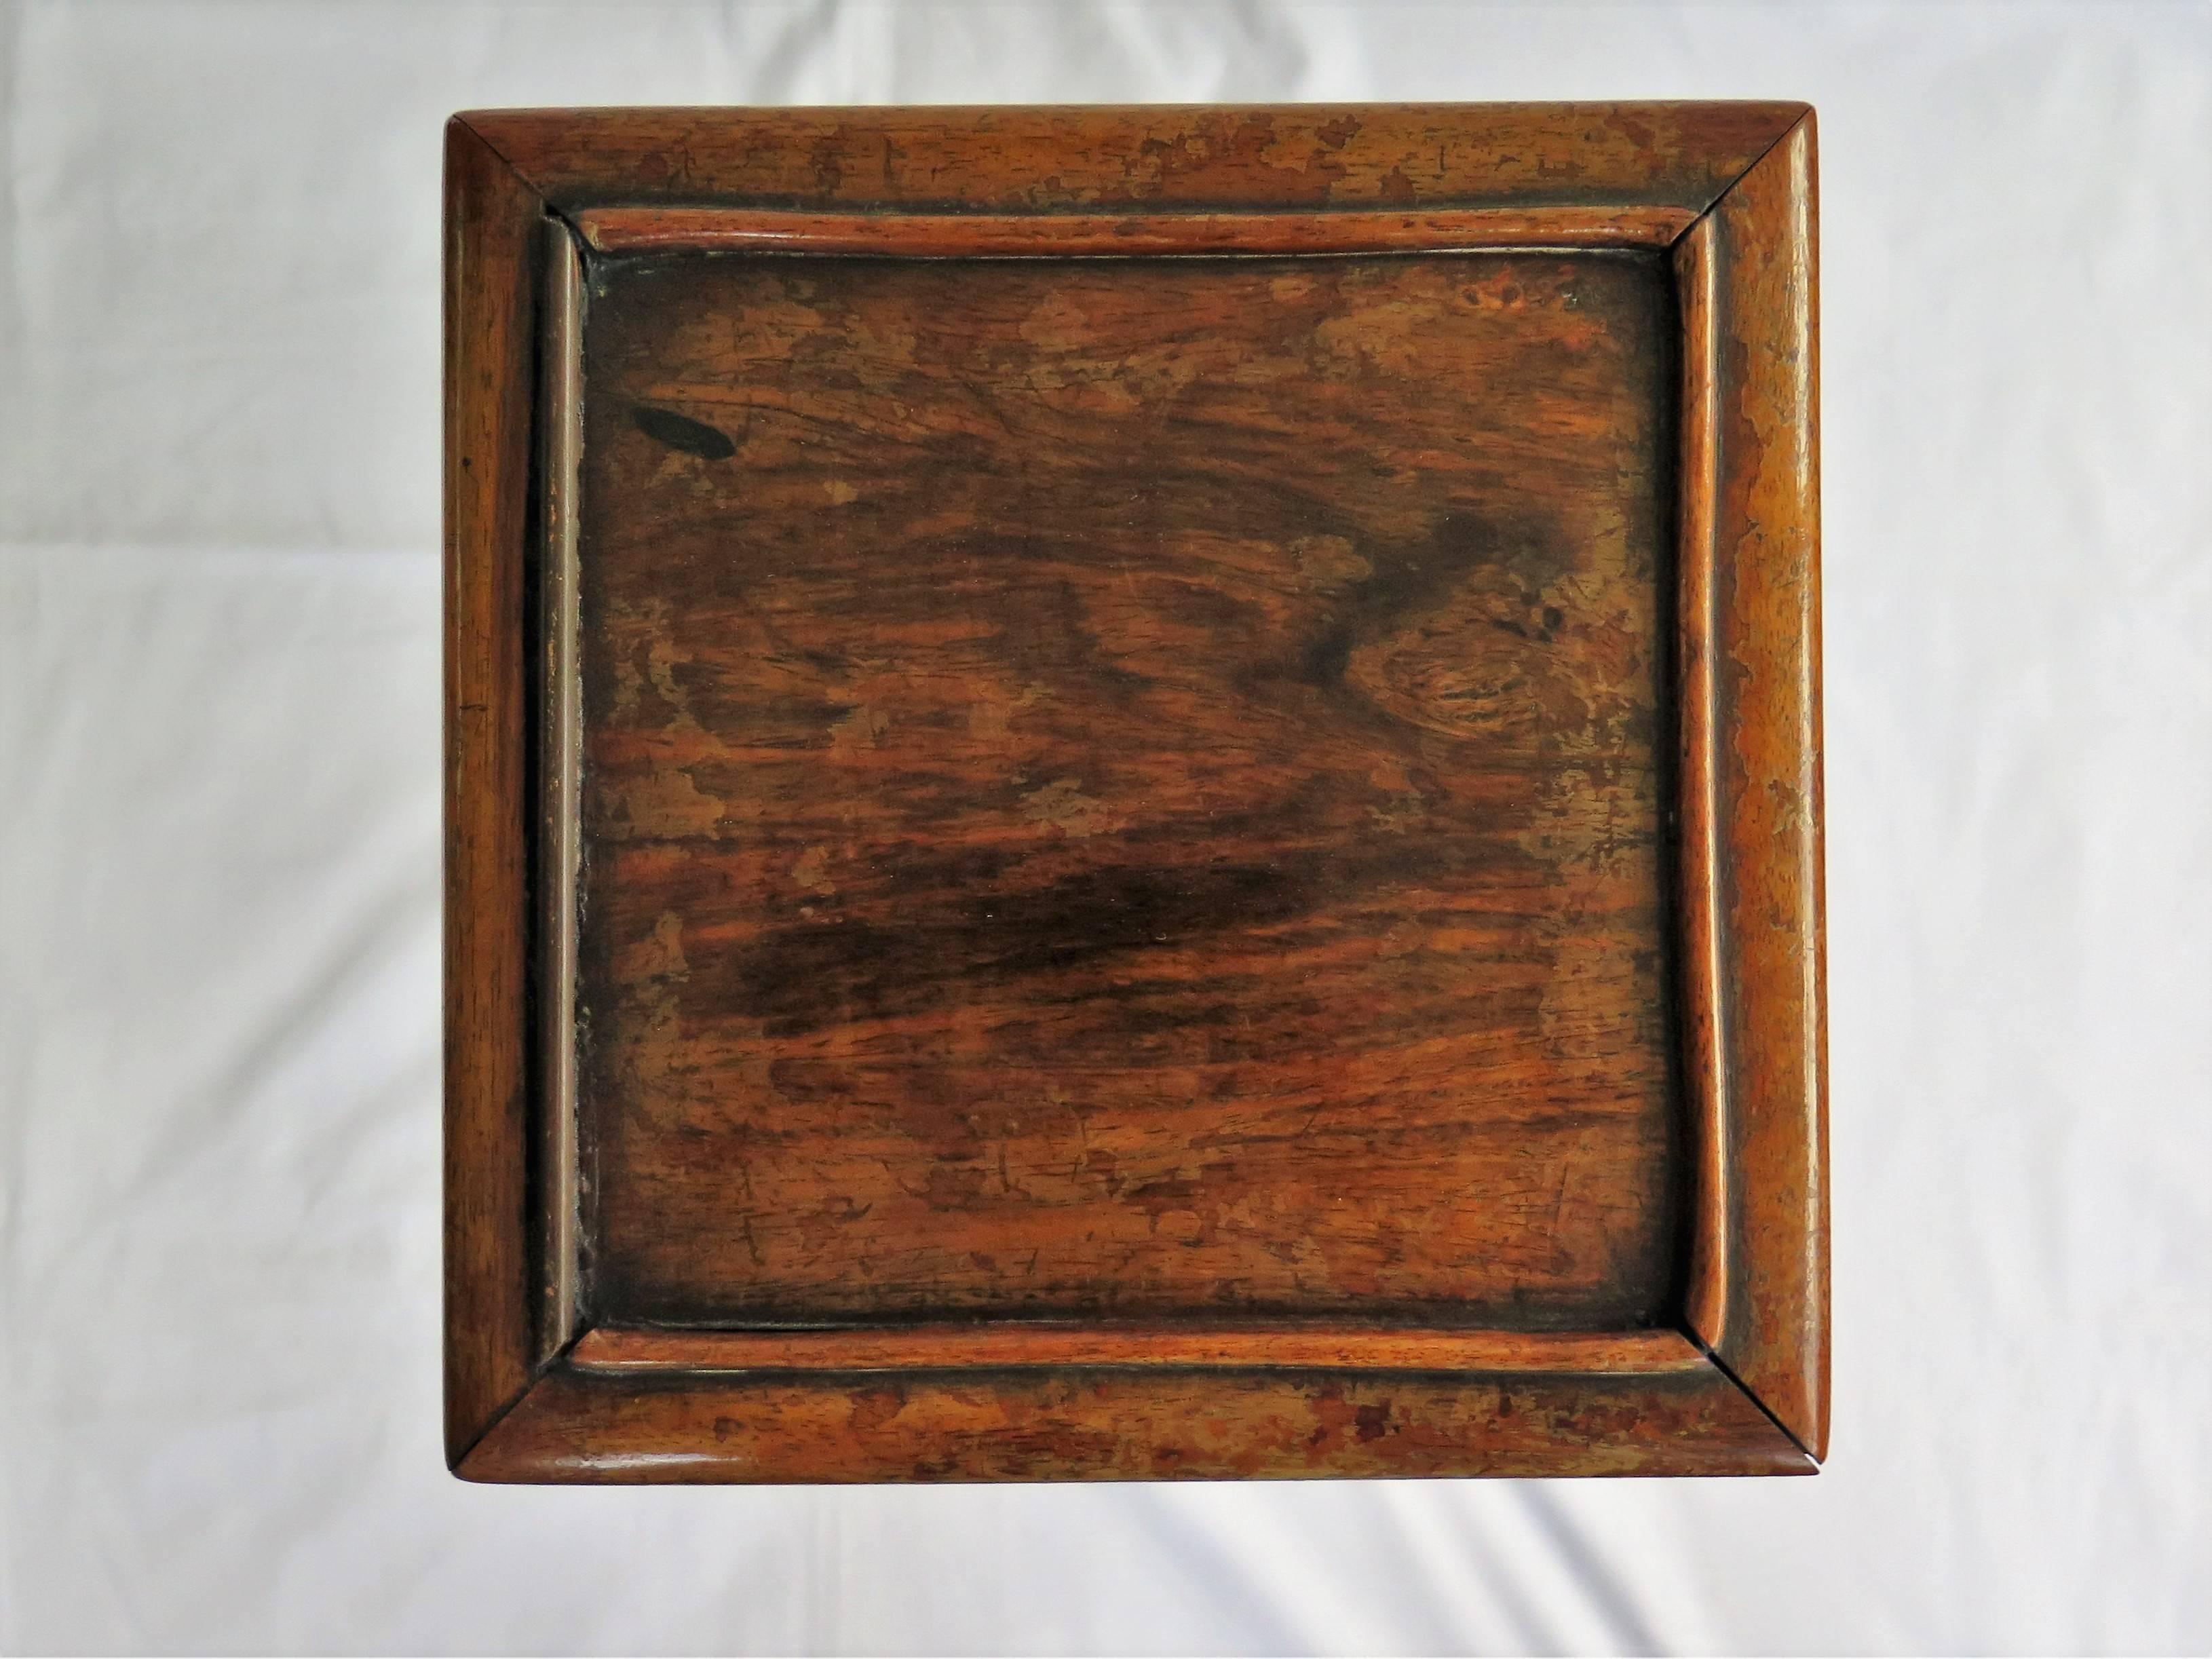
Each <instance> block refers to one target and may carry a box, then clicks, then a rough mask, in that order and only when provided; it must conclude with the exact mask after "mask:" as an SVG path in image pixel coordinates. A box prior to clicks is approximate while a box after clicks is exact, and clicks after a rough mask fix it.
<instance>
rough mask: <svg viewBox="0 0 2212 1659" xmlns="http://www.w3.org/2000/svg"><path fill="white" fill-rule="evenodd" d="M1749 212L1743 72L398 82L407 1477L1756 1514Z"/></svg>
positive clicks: (1764, 1341)
mask: <svg viewBox="0 0 2212 1659" xmlns="http://www.w3.org/2000/svg"><path fill="white" fill-rule="evenodd" d="M446 211H447V272H446V282H447V310H446V416H447V466H446V519H447V655H446V696H447V780H446V782H447V1057H446V1068H447V1141H446V1153H447V1157H446V1167H447V1178H446V1204H447V1262H446V1279H447V1328H446V1403H447V1449H448V1457H449V1461H450V1462H453V1464H454V1465H455V1467H456V1471H457V1473H459V1474H462V1475H464V1476H465V1477H466V1478H469V1479H474V1480H718V1481H719V1480H968V1479H992V1480H997V1479H1007V1480H1032V1479H1051V1478H1149V1477H1154V1476H1170V1475H1196V1476H1212V1477H1227V1476H1242V1475H1265V1476H1286V1475H1310V1474H1635V1473H1641V1474H1724V1473H1741V1474H1760V1473H1786V1472H1808V1471H1809V1470H1810V1469H1811V1468H1813V1466H1814V1465H1813V1461H1812V1459H1813V1458H1817V1457H1819V1456H1820V1455H1825V1451H1826V1432H1827V1420H1826V1419H1827V1403H1826V1402H1827V1368H1828V1350H1827V1302H1826V1297H1827V1255H1826V1249H1827V1243H1826V1234H1827V1192H1826V1098H1825V1052H1824V1044H1825V1033H1824V1028H1823V1023H1822V1012H1821V1008H1822V992H1823V987H1822V982H1821V972H1822V941H1821V931H1820V929H1821V919H1820V918H1821V895H1820V761H1819V651H1818V629H1817V615H1818V520H1817V513H1818V483H1817V478H1818V473H1817V447H1818V445H1817V438H1818V427H1817V386H1818V375H1817V362H1816V358H1815V355H1814V339H1815V337H1816V309H1817V292H1816V272H1815V264H1814V240H1813V227H1814V219H1815V216H1816V213H1815V204H1814V155H1813V131H1812V122H1811V118H1810V112H1809V111H1808V110H1806V109H1805V107H1804V106H1802V105H1795V104H1765V105H1547V106H1465V105H1459V106H1449V105H1437V106H1336V107H1328V106H1309V107H1304V108H1296V109H1274V110H1268V109H1257V108H1246V109H1237V108H1124V109H1114V108H1104V109H1097V108H1093V109H1076V108H1066V109H1052V108H1044V109H1036V108H1032V109H1001V110H987V109H971V110H957V109H930V110H842V111H840V110H805V111H774V110H767V111H763V110H750V111H748V110H689V111H685V110H676V111H668V110H660V111H506V112H479V113H477V114H475V115H471V116H466V117H460V118H456V120H455V122H454V123H453V125H452V126H451V127H450V128H449V131H448V134H447V208H446ZM563 227H569V228H574V229H575V230H576V231H578V232H580V237H581V247H582V251H583V252H584V254H585V256H586V260H585V267H584V271H583V276H584V282H583V283H582V285H581V290H580V289H579V286H578V283H577V282H576V280H575V278H576V277H577V276H578V274H579V272H578V266H577V264H576V263H575V258H576V252H577V245H576V244H574V243H572V242H571V241H570V240H569V239H568V235H567V234H566V232H565V229H564V228H563ZM549 252H550V254H551V255H552V257H551V258H547V257H545V256H546V255H547V254H548V253H549ZM1223 255H1234V256H1236V257H1233V258H1224V257H1220V256H1223ZM884 256H890V257H884ZM580 306H581V307H582V308H584V309H586V310H587V311H588V313H589V322H588V326H587V327H586V328H585V329H584V331H583V345H584V349H583V352H582V354H581V356H579V355H578V353H577V351H576V342H577V336H576V332H575V330H574V327H573V326H571V325H573V324H574V322H575V321H576V320H577V317H578V312H579V307H580ZM579 387H580V392H579V391H578V388H579ZM579 402H580V404H581V410H580V411H579V407H578V405H579ZM579 412H581V414H582V416H583V423H582V431H581V436H582V439H583V454H582V465H581V468H580V471H579V472H578V473H577V474H576V475H575V476H576V477H578V479H579V480H580V489H571V488H570V487H569V486H568V483H567V480H568V477H570V472H569V467H570V464H571V462H572V461H574V459H575V456H576V448H575V444H576V438H577V435H578V428H577V416H578V414H579ZM579 494H580V500H579V499H578V496H579ZM572 528H573V530H574V543H573V546H574V565H573V567H571V565H570V562H569V554H570V548H571V545H572V543H571V538H570V532H571V529H572ZM541 556H542V557H543V559H544V563H543V566H542V568H541V567H540V565H539V560H540V558H541ZM564 576H573V578H574V580H568V581H566V582H565V583H564ZM568 629H573V634H571V633H568V632H567V631H566V630H568ZM564 646H565V647H572V648H573V653H574V659H576V666H575V668H574V671H571V669H570V668H569V667H568V665H566V664H564V662H563V661H562V650H563V648H564ZM570 697H573V698H574V699H575V702H574V704H573V705H568V704H567V703H566V702H564V700H565V699H568V698H570ZM570 715H573V716H574V720H575V722H576V723H575V724H572V725H571V726H568V728H566V729H565V730H564V727H563V725H562V721H563V720H564V719H566V718H568V717H569V716H570ZM579 727H580V729H579ZM568 732H574V733H575V736H576V738H577V739H578V741H576V742H575V744H574V746H573V747H572V746H571V741H570V738H569V736H568ZM572 756H574V757H578V758H580V762H581V766H580V769H579V768H578V767H576V766H573V765H572V766H568V767H567V768H566V769H565V770H564V766H563V763H564V761H566V760H568V758H569V757H572ZM564 790H568V791H573V792H574V793H565V794H564V793H563V791H564ZM572 832H573V833H574V836H576V837H577V840H576V842H575V850H576V853H577V854H578V855H579V856H580V862H581V866H582V867H581V869H580V872H579V892H580V895H581V897H580V900H571V899H569V898H565V897H564V896H563V895H562V892H561V890H560V882H559V876H560V874H561V872H562V871H563V870H565V869H567V868H568V859H569V856H570V854H568V852H567V851H565V850H564V838H565V837H566V836H568V835H569V834H570V833H572ZM570 928H573V929H574V951H573V956H572V955H571V954H570V951H569V946H568V940H567V939H565V938H564V930H567V929H570ZM571 962H573V964H574V981H573V983H571V982H570V981H568V978H567V976H566V973H567V964H568V963H571ZM533 977H534V978H535V979H536V980H537V981H538V982H537V983H534V984H533V983H532V980H533ZM568 991H573V993H574V1004H573V1006H574V1011H575V1013H576V1016H577V1023H576V1026H575V1032H574V1035H575V1036H576V1037H577V1039H578V1040H579V1041H578V1042H577V1043H576V1044H575V1045H574V1046H572V1045H571V1044H570V1043H569V1034H568V1030H567V1029H566V1028H567V1022H568V1015H567V1014H566V1013H564V1012H563V1010H562V1006H561V1004H562V998H563V994H564V993H566V992H568ZM572 1062H573V1064H574V1071H573V1073H570V1072H569V1071H568V1066H569V1065H570V1064H571V1063H572ZM572 1106H573V1107H574V1114H575V1115H574V1116H573V1117H569V1116H565V1115H564V1114H566V1113H567V1112H568V1110H569V1109H570V1108H571V1107H572ZM587 1327H589V1328H587ZM1669 1327H1674V1328H1679V1329H1680V1330H1682V1331H1686V1333H1688V1335H1687V1336H1686V1337H1685V1336H1679V1335H1677V1334H1675V1330H1674V1329H1670V1328H1669ZM579 1332H581V1333H582V1334H581V1335H580V1340H576V1336H577V1333H579ZM572 1341H573V1346H571V1344H572ZM1808 1449H1809V1451H1810V1452H1811V1454H1812V1457H1811V1458H1808V1456H1807V1455H1806V1453H1807V1451H1808Z"/></svg>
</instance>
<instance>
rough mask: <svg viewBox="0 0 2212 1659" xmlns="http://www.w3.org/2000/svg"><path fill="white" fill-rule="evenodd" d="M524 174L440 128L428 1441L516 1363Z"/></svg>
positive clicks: (526, 1353) (523, 1197) (526, 621)
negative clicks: (436, 1202) (437, 993)
mask: <svg viewBox="0 0 2212 1659" xmlns="http://www.w3.org/2000/svg"><path fill="white" fill-rule="evenodd" d="M542 218H543V208H542V204H540V202H539V200H538V197H537V195H536V194H535V192H533V191H531V190H530V189H529V188H528V186H526V185H524V184H523V183H522V181H521V180H520V179H518V178H516V177H515V175H514V173H513V172H512V171H511V170H510V169H509V168H508V167H507V164H506V163H505V162H504V161H501V160H500V158H499V157H498V156H497V155H494V154H493V153H492V151H491V150H490V149H489V148H487V147H486V146H485V145H484V143H483V142H482V141H481V140H480V139H478V138H477V136H476V135H475V134H474V133H473V132H471V131H469V129H468V128H467V127H466V126H465V125H461V124H459V123H458V122H457V123H455V124H453V125H449V126H448V127H447V132H446V249H445V254H446V270H445V279H446V310H445V328H446V386H445V405H446V476H445V519H446V560H445V582H446V650H445V680H446V898H447V902H446V941H445V994H446V1054H445V1063H446V1180H445V1206H446V1443H447V1449H448V1451H449V1453H450V1454H451V1455H453V1456H455V1457H458V1456H459V1455H461V1454H462V1453H463V1452H464V1451H465V1450H466V1449H467V1448H468V1446H469V1445H470V1444H471V1443H472V1442H473V1441H474V1440H475V1439H476V1437H477V1435H478V1434H480V1433H481V1432H482V1431H483V1428H484V1425H486V1424H487V1423H488V1422H489V1421H490V1420H491V1419H492V1418H493V1417H494V1416H495V1414H496V1413H498V1412H499V1411H500V1410H501V1409H502V1408H504V1407H506V1406H507V1404H508V1403H509V1402H510V1401H513V1399H514V1398H515V1397H516V1396H517V1395H519V1394H520V1392H521V1390H522V1389H523V1388H524V1387H525V1385H526V1383H528V1381H529V1377H530V1370H531V1364H532V1359H533V1358H534V1354H533V1352H532V1342H533V1329H532V1327H533V1322H534V1313H535V1309H536V1304H537V1302H538V1291H537V1286H536V1284H535V1282H534V1279H535V1274H534V1263H533V1261H532V1248H531V1218H530V1215H529V1207H530V1200H529V1196H528V1192H527V1186H528V1171H529V1167H530V1164H531V1156H532V1155H531V1150H530V1148H531V1142H532V1133H531V1129H530V1127H529V1115H528V1110H527V1106H528V1103H527V1100H526V1089H527V1087H528V1084H529V1078H530V1048H531V1042H532V1034H531V1030H530V1027H529V1024H528V1017H529V1010H528V992H529V978H530V960H529V951H530V931H531V930H530V921H529V916H530V908H531V900H530V894H529V888H528V875H529V870H530V835H529V828H528V820H529V817H530V816H531V815H530V812H529V805H528V804H529V799H530V791H529V785H528V775H529V769H528V765H527V760H526V756H527V750H528V744H529V743H530V717H529V709H530V704H531V681H530V678H529V676H528V674H527V673H526V670H525V667H524V662H525V654H526V647H525V643H524V641H525V636H526V634H527V632H528V631H529V626H530V613H529V608H528V599H527V585H526V561H527V546H526V540H527V537H528V534H529V528H528V526H529V521H530V488H531V485H530V478H531V465H530V455H531V429H532V428H531V393H532V365H533V363H534V361H535V357H536V353H537V340H536V336H535V328H536V315H537V313H536V292H535V280H536V279H535V276H534V274H533V273H534V270H535V259H534V257H533V254H534V242H533V239H534V238H535V237H536V235H537V234H538V226H539V223H540V222H541V220H542Z"/></svg>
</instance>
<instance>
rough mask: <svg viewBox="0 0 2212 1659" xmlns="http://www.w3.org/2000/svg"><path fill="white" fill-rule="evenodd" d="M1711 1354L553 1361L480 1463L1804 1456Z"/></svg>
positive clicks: (1419, 1467)
mask: <svg viewBox="0 0 2212 1659" xmlns="http://www.w3.org/2000/svg"><path fill="white" fill-rule="evenodd" d="M1813 1467H1814V1466H1813V1463H1812V1462H1811V1460H1810V1459H1808V1457H1807V1456H1806V1455H1805V1454H1804V1453H1803V1452H1802V1451H1801V1450H1799V1449H1798V1448H1797V1447H1796V1446H1795V1445H1793V1444H1792V1443H1790V1440H1789V1438H1788V1437H1786V1436H1784V1434H1783V1433H1781V1431H1778V1429H1776V1428H1775V1426H1774V1425H1773V1424H1772V1423H1771V1422H1770V1421H1769V1420H1768V1419H1767V1418H1766V1415H1765V1413H1763V1412H1761V1411H1760V1410H1759V1407H1758V1406H1757V1405H1756V1404H1755V1403H1754V1402H1753V1401H1752V1400H1751V1399H1749V1398H1748V1397H1747V1395H1745V1394H1744V1393H1743V1391H1742V1390H1741V1389H1738V1388H1737V1387H1736V1386H1735V1384H1734V1383H1731V1382H1729V1380H1728V1378H1727V1377H1725V1376H1723V1375H1722V1374H1721V1373H1720V1372H1719V1371H1718V1370H1715V1369H1714V1368H1712V1367H1711V1365H1706V1366H1705V1367H1703V1368H1700V1369H1697V1370H1674V1371H1668V1372H1666V1373H1663V1374H1660V1375H1649V1374H1646V1375H1638V1376H1607V1375H1602V1374H1601V1375H1566V1376H1561V1375H1556V1374H1544V1373H1528V1372H1523V1373H1517V1374H1516V1373H1508V1374H1503V1375H1501V1374H1498V1373H1481V1372H1476V1373H1469V1374H1464V1375H1459V1376H1437V1375H1436V1374H1434V1373H1430V1372H1401V1373H1396V1374H1388V1373H1384V1374H1376V1373H1373V1372H1366V1373H1359V1372H1353V1373H1344V1372H1334V1371H1324V1372H1312V1373H1295V1372H1293V1373H1288V1374H1285V1373H1282V1372H1251V1371H1239V1370H1137V1371H1132V1370H1114V1369H1110V1368H1108V1369H1091V1368H1081V1367H1077V1368H1060V1369H1053V1370H968V1371H966V1372H963V1373H953V1374H947V1373H945V1372H943V1371H921V1372H902V1373H897V1374H894V1375H890V1376H886V1375H884V1374H881V1373H865V1372H863V1373H854V1374H848V1375H845V1376H835V1377H829V1378H822V1379H808V1378H794V1377H791V1376H750V1377H746V1376H734V1377H733V1376H714V1375H703V1376H687V1377H683V1378H681V1379H674V1378H671V1379H669V1380H667V1381H663V1382H656V1381H653V1380H650V1379H646V1378H641V1377H637V1376H627V1375H620V1374H617V1375H607V1374H604V1373H599V1374H595V1373H592V1372H587V1371H583V1370H576V1369H574V1368H573V1367H569V1366H565V1365H564V1366H561V1367H557V1368H556V1369H555V1370H553V1371H551V1372H550V1373H549V1374H548V1375H547V1376H546V1377H545V1378H544V1381H542V1382H541V1383H538V1386H537V1388H536V1389H533V1390H532V1393H531V1395H530V1396H529V1397H528V1398H527V1399H526V1400H525V1401H523V1403H522V1404H521V1405H520V1407H517V1408H516V1409H515V1410H514V1411H513V1412H512V1413H509V1414H508V1415H507V1418H506V1419H503V1420H502V1421H501V1423H500V1424H499V1425H498V1426H497V1428H495V1430H494V1431H493V1432H492V1433H491V1434H489V1436H487V1437H485V1439H484V1442H483V1444H482V1445H480V1446H479V1447H478V1448H477V1450H476V1452H475V1453H474V1454H473V1455H471V1457H470V1458H469V1459H468V1461H467V1462H464V1463H463V1464H462V1465H461V1466H460V1468H459V1474H461V1475H462V1476H463V1477H464V1478H465V1479H469V1480H587V1481H588V1480H617V1481H660V1482H680V1481H730V1480H742V1481H848V1480H881V1481H892V1480H1078V1479H1080V1480H1102V1479H1103V1480H1176V1479H1181V1480H1193V1479H1201V1480H1202V1479H1216V1480H1218V1479H1224V1478H1247V1479H1249V1478H1256V1477H1266V1478H1272V1479H1285V1478H1308V1479H1310V1478H1313V1477H1316V1476H1343V1475H1400V1476H1403V1475H1436V1474H1482V1475H1531V1474H1577V1475H1613V1474H1809V1473H1811V1472H1812V1470H1813Z"/></svg>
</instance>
